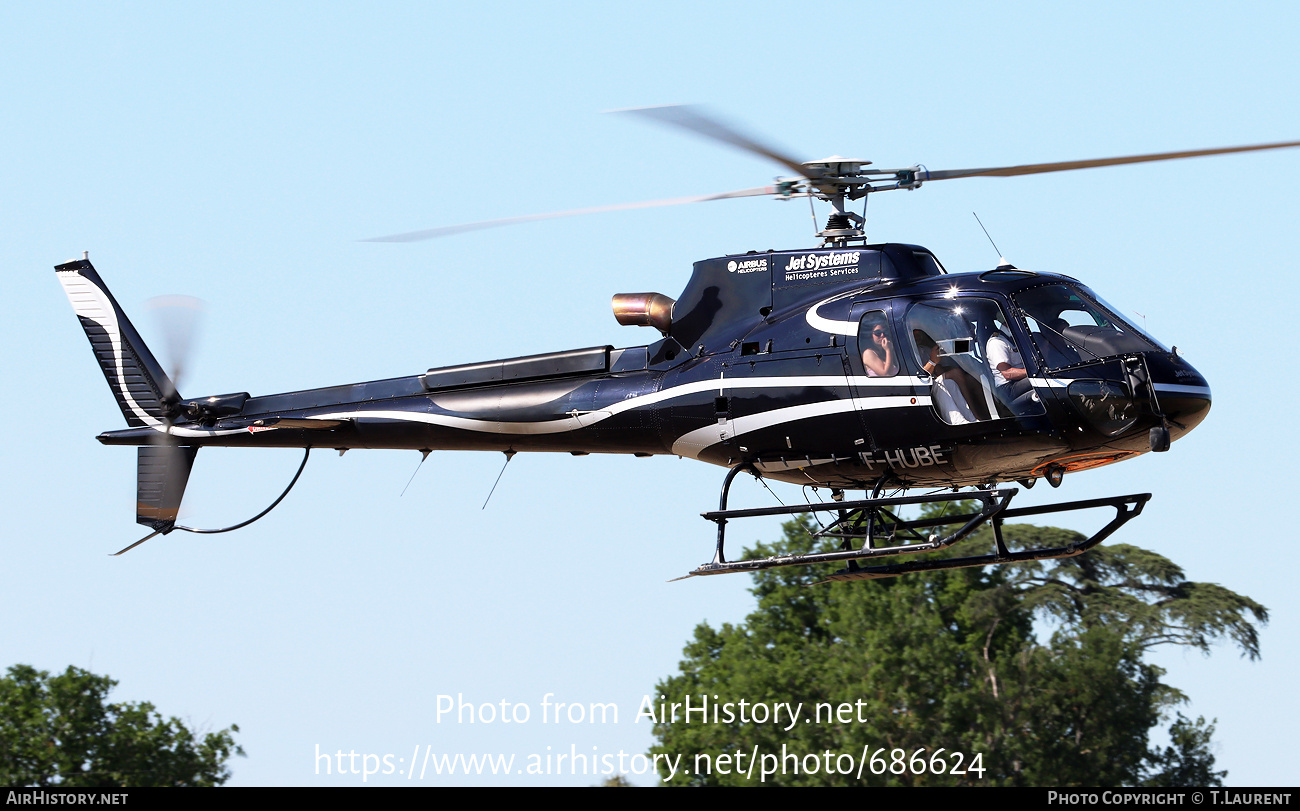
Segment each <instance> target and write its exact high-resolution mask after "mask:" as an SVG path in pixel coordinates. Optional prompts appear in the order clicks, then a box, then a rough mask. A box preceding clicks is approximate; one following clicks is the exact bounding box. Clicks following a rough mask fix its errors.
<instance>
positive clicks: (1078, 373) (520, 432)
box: [59, 244, 1210, 488]
mask: <svg viewBox="0 0 1300 811" xmlns="http://www.w3.org/2000/svg"><path fill="white" fill-rule="evenodd" d="M59 270H60V272H61V274H63V273H67V274H77V275H78V276H80V277H81V280H74V281H77V283H78V284H82V287H83V288H84V289H85V290H90V291H91V292H90V294H89V295H92V296H93V295H97V294H95V293H94V291H93V290H91V287H88V286H86V285H85V284H84V283H83V282H85V283H88V284H89V285H91V286H93V287H94V288H95V289H99V290H102V291H103V301H102V302H100V304H102V305H103V306H99V307H98V309H94V310H93V311H92V308H90V305H86V306H85V308H84V309H83V308H81V307H78V304H77V299H76V297H75V296H74V293H73V289H72V288H71V287H69V296H70V297H72V298H73V301H74V307H78V313H79V315H81V316H82V322H83V325H85V326H86V329H87V332H88V333H89V334H90V336H91V341H92V344H94V345H96V349H97V353H98V355H99V359H100V364H101V368H102V369H103V370H104V372H105V375H106V376H107V377H108V378H109V382H110V385H111V386H114V387H115V389H114V391H115V394H116V395H117V397H118V400H119V404H120V405H121V406H122V408H123V412H124V414H125V415H126V416H127V420H128V423H129V424H131V425H132V426H133V427H132V428H129V429H127V430H124V431H113V432H109V433H105V434H102V435H101V436H100V440H101V441H102V442H104V443H106V444H125V445H144V444H147V443H149V442H150V441H153V439H154V438H156V437H157V435H158V433H159V432H165V433H169V434H171V435H172V436H173V437H174V438H175V439H174V441H175V442H178V443H180V444H183V445H187V446H205V445H222V446H244V447H299V448H301V447H328V448H338V449H348V448H405V449H417V450H439V449H446V450H496V451H521V452H522V451H551V452H569V453H573V454H585V453H625V454H634V455H638V456H646V455H655V454H676V455H679V456H683V457H691V458H696V459H700V460H702V461H705V462H709V463H712V464H718V465H724V466H729V467H730V466H735V465H737V464H741V463H748V464H749V465H751V466H752V467H753V468H754V469H756V470H758V471H759V472H761V473H762V474H763V475H764V476H767V477H770V478H774V479H780V480H783V481H789V482H794V483H801V484H817V485H830V486H834V487H855V488H865V487H870V486H871V485H872V483H874V482H878V481H881V480H882V476H883V475H885V474H887V473H888V474H892V478H893V479H894V480H895V481H897V482H900V483H902V484H904V485H905V486H916V485H922V486H931V485H934V486H938V485H970V484H986V483H989V482H993V481H1007V480H1013V479H1033V478H1037V477H1039V476H1042V475H1045V472H1046V471H1049V470H1050V469H1052V468H1055V469H1057V470H1058V471H1059V472H1061V473H1064V472H1069V471H1072V470H1081V469H1085V468H1089V467H1095V466H1098V465H1102V464H1107V463H1110V462H1114V461H1119V460H1122V459H1125V458H1128V457H1130V456H1133V455H1135V454H1138V453H1143V452H1146V451H1149V450H1151V449H1152V446H1151V439H1150V436H1149V432H1150V430H1151V429H1152V428H1154V427H1160V426H1164V427H1165V428H1167V430H1168V432H1169V436H1170V437H1171V438H1172V439H1178V438H1180V437H1181V436H1182V435H1183V434H1185V433H1186V432H1187V431H1190V430H1191V429H1192V428H1194V427H1195V426H1196V425H1197V424H1198V423H1199V422H1200V421H1201V419H1203V418H1204V416H1205V414H1206V413H1207V411H1208V408H1209V404H1210V392H1209V387H1208V385H1207V384H1206V381H1205V380H1204V378H1203V377H1201V375H1200V374H1199V373H1197V372H1196V370H1195V369H1193V368H1192V367H1191V366H1190V365H1189V364H1188V363H1186V362H1185V361H1184V360H1183V359H1182V358H1181V357H1179V356H1178V355H1177V354H1176V353H1175V352H1172V351H1170V350H1168V349H1166V348H1164V347H1163V346H1161V345H1160V344H1159V343H1158V342H1157V341H1155V340H1154V339H1153V338H1150V337H1149V336H1147V335H1145V333H1142V332H1141V331H1140V330H1137V329H1136V328H1135V327H1133V326H1132V325H1131V324H1128V323H1127V322H1125V321H1124V319H1123V318H1122V317H1121V316H1120V315H1119V314H1118V313H1116V312H1114V311H1113V310H1112V309H1110V308H1108V307H1106V305H1104V303H1102V302H1101V301H1100V300H1099V299H1097V298H1096V297H1095V296H1094V295H1093V294H1092V293H1091V292H1090V291H1088V290H1087V288H1085V287H1083V286H1082V285H1080V284H1079V283H1078V282H1076V281H1075V280H1073V279H1070V278H1068V277H1064V276H1057V275H1052V274H1038V273H1031V272H1027V271H1022V270H1018V269H1014V268H1009V267H1007V268H999V269H998V270H994V271H989V272H985V273H968V274H947V273H945V272H944V271H943V269H942V267H941V266H940V265H939V263H938V262H937V260H935V258H934V257H933V256H932V255H931V254H930V253H929V252H928V251H927V250H926V249H924V248H921V247H918V246H914V245H899V244H887V245H870V246H860V247H829V248H818V249H809V250H800V251H769V252H764V253H757V252H751V253H749V254H743V255H737V256H727V257H721V258H717V259H709V260H705V261H702V262H697V263H696V264H695V268H694V272H693V275H692V277H691V280H690V282H689V284H688V285H687V287H686V290H685V291H684V292H683V293H682V296H681V297H680V298H679V299H678V300H677V302H676V303H675V304H674V305H673V307H672V314H671V323H670V324H667V325H666V335H665V336H664V337H663V338H662V339H661V340H659V341H657V342H655V343H653V344H650V345H648V346H637V347H631V348H626V349H614V348H612V347H609V346H604V347H594V348H590V349H581V350H573V351H569V352H558V353H551V354H545V355H533V356H527V357H522V358H512V359H506V360H500V361H491V362H487V363H479V364H470V365H465V366H455V367H443V368H436V369H430V370H429V371H428V372H426V373H425V374H421V375H414V376H410V377H403V378H394V379H389V380H378V381H372V382H366V383H357V384H350V385H344V386H334V387H329V388H322V389H312V390H308V391H298V392H290V393H285V394H273V395H268V396H260V397H250V396H248V395H247V394H242V393H241V394H233V395H222V396H217V397H210V398H199V399H194V400H184V401H181V402H180V403H179V404H177V403H175V402H172V403H171V404H170V405H169V404H168V403H167V402H166V401H167V393H166V391H165V388H166V387H165V386H160V385H158V384H157V381H153V382H151V381H150V379H149V378H150V374H149V372H150V371H151V367H156V366H157V364H156V362H154V361H153V360H152V357H151V356H148V351H147V350H146V349H143V344H140V345H139V347H138V348H136V347H134V344H133V342H132V340H131V336H134V335H135V334H134V330H133V329H131V328H130V324H129V322H127V321H126V319H125V316H124V315H122V314H121V311H120V309H119V308H118V307H117V306H116V302H113V301H112V299H111V296H110V295H109V294H108V293H107V289H106V288H104V287H103V285H102V282H100V281H99V278H98V276H97V275H96V274H95V271H94V269H93V268H91V267H90V263H89V262H88V261H82V262H74V263H69V264H67V265H62V266H60V267H59ZM67 286H68V283H67V282H65V287H67ZM78 289H80V288H78ZM110 311H111V313H113V314H114V315H113V318H110V317H109V316H108V315H105V314H104V313H105V312H110ZM96 313H98V314H96ZM109 320H112V321H113V323H111V324H110V323H108V321H109ZM118 322H120V323H118ZM871 330H875V331H876V334H877V336H880V335H887V339H886V338H877V341H878V342H877V343H876V344H875V345H874V347H873V346H872V345H870V344H871V341H872V339H871V337H869V336H870V331H871ZM114 335H117V336H120V337H119V338H116V339H115V338H114V337H113V336H114ZM97 336H100V337H99V338H98V339H97ZM105 336H107V337H105ZM97 340H98V343H97ZM114 340H117V341H118V342H119V344H120V345H118V344H114ZM135 340H136V341H138V336H135ZM886 343H888V344H890V345H892V350H891V351H885V350H881V349H880V347H881V346H883V345H885V344H886ZM998 343H1001V344H1002V345H1003V346H1005V347H1014V349H1013V350H1011V351H1014V350H1018V352H1019V355H1018V357H1017V358H1015V359H1014V360H1015V361H1016V362H1015V363H1010V364H1002V365H1004V366H1012V367H1014V368H1013V369H1012V370H1011V371H1006V370H999V368H998V366H999V360H1000V358H1001V354H1000V353H1001V352H1005V351H1007V350H1005V349H998V348H996V347H995V344H998ZM112 346H118V348H117V349H116V350H115V351H116V353H117V354H116V355H115V354H113V352H112V351H109V348H111V347H112ZM873 352H874V353H875V355H874V358H875V363H874V365H875V366H876V367H880V366H881V365H882V364H884V365H886V366H889V368H885V369H883V370H881V369H879V368H877V369H872V368H869V367H868V366H867V365H866V362H865V360H864V355H866V356H867V359H871V358H872V357H873V356H872V355H871V354H870V353H873ZM927 352H928V353H930V354H928V355H927ZM132 363H135V364H136V365H137V366H138V367H139V368H140V370H141V372H142V373H141V375H140V377H141V378H142V379H144V383H140V382H139V381H138V380H136V381H135V382H134V383H131V381H130V380H128V378H131V379H134V378H132V373H131V372H130V368H132V367H131V364H132ZM1018 368H1023V372H1022V373H1019V372H1016V371H1015V369H1018ZM124 370H125V371H124ZM160 374H161V372H160V371H158V372H157V373H156V374H154V375H153V377H158V375H160ZM1016 374H1019V375H1020V377H1021V379H1019V380H1016V381H1011V380H1010V377H1011V376H1012V375H1016ZM1004 378H1006V380H1005V381H1004ZM132 386H134V388H132Z"/></svg>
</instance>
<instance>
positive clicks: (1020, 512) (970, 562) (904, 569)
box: [678, 488, 1151, 580]
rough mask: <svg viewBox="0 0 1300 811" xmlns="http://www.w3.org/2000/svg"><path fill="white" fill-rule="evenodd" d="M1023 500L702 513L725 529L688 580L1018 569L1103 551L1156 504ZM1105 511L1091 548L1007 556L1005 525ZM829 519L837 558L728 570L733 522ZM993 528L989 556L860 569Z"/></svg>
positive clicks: (1140, 497) (772, 561) (955, 496)
mask: <svg viewBox="0 0 1300 811" xmlns="http://www.w3.org/2000/svg"><path fill="white" fill-rule="evenodd" d="M1017 492H1019V490H1018V489H1016V488H1010V489H987V490H975V491H967V492H964V493H941V494H933V495H925V496H898V497H892V498H869V499H860V500H857V501H838V502H836V501H832V502H822V503H817V504H796V505H793V506H781V507H761V508H756V509H740V510H727V509H721V510H717V511H715V512H709V513H703V514H702V515H703V517H704V518H705V519H707V520H709V521H713V522H715V523H716V524H717V525H718V547H717V551H716V552H715V554H714V558H713V560H712V561H711V562H709V563H705V564H702V565H701V566H699V567H698V568H696V569H695V570H694V571H692V572H691V573H690V574H688V575H686V577H696V576H701V575H714V574H729V573H732V572H752V571H758V570H761V569H770V568H774V567H777V566H807V565H810V564H816V563H831V562H846V563H847V564H848V565H847V566H846V567H845V568H844V569H841V570H839V571H837V572H835V573H834V574H832V575H829V576H828V577H827V580H873V579H878V578H883V577H897V576H898V575H902V574H907V573H909V572H923V571H936V570H941V569H961V568H967V567H972V566H987V565H989V564H994V563H1015V562H1023V561H1030V560H1047V559H1050V558H1064V557H1073V556H1074V555H1079V554H1082V553H1083V552H1086V551H1087V550H1089V549H1091V548H1092V547H1094V546H1096V545H1097V544H1099V543H1101V542H1102V541H1104V540H1105V539H1106V538H1108V537H1110V535H1111V534H1112V533H1114V532H1115V531H1116V530H1117V529H1119V528H1120V527H1122V526H1123V525H1124V524H1126V523H1128V522H1129V521H1130V520H1132V519H1133V518H1136V517H1137V516H1138V515H1140V514H1141V512H1142V508H1143V507H1144V506H1145V505H1146V503H1147V501H1148V500H1150V498H1151V494H1150V493H1140V494H1135V495H1128V496H1111V497H1109V498H1096V499H1088V500H1084V501H1068V502H1062V503H1060V504H1046V505H1043V506H1040V507H1024V508H1020V509H1010V508H1009V507H1008V505H1009V504H1010V502H1011V499H1012V498H1013V497H1014V496H1015V494H1016V493H1017ZM724 499H725V495H724ZM967 499H975V500H977V501H980V502H981V503H982V506H981V508H980V509H979V511H977V512H974V513H964V514H961V515H952V516H943V517H939V518H928V519H917V520H914V521H904V520H900V519H898V518H897V516H896V515H895V514H894V513H893V511H892V510H893V508H896V507H901V506H907V505H911V504H933V503H942V502H950V501H960V500H967ZM1098 507H1112V508H1114V509H1115V517H1114V518H1113V519H1111V521H1110V522H1109V523H1107V524H1106V525H1105V526H1104V527H1102V528H1101V529H1100V530H1098V531H1097V532H1096V533H1095V534H1093V535H1092V537H1090V538H1087V539H1086V540H1083V541H1079V542H1077V543H1073V544H1067V545H1066V546H1059V547H1050V548H1040V549H1024V550H1020V551H1016V552H1012V551H1011V550H1010V549H1008V548H1007V546H1006V543H1005V542H1004V541H1003V538H1002V524H1003V522H1005V521H1006V520H1008V519H1015V518H1025V517H1029V516H1035V515H1047V514H1051V513H1058V512H1069V511H1072V510H1087V509H1094V508H1098ZM830 511H833V512H836V513H838V518H837V519H835V520H834V521H832V522H831V523H830V524H829V525H828V526H826V527H825V528H824V529H822V530H820V531H819V532H818V533H817V536H818V537H832V538H842V539H843V543H842V545H841V548H840V549H839V550H837V551H832V552H814V553H809V554H805V555H777V556H773V557H769V558H763V559H760V560H742V561H735V562H728V561H727V560H726V558H725V556H724V554H723V542H724V538H725V528H726V524H727V522H728V521H729V520H731V519H736V518H751V517H756V516H770V515H795V514H798V513H805V512H830ZM988 523H991V525H992V527H993V551H992V552H990V553H989V554H986V555H976V556H972V557H961V558H942V559H937V560H936V559H927V560H917V561H908V562H904V563H893V564H884V565H875V566H860V565H859V563H858V562H859V561H865V560H871V559H875V558H884V557H889V556H898V555H909V556H910V555H918V554H923V553H930V552H937V551H940V550H942V549H945V548H947V547H950V546H952V545H953V544H955V543H957V542H959V541H961V540H962V539H964V538H966V537H968V536H969V535H970V534H971V533H972V532H975V531H976V530H978V529H979V528H980V527H982V526H983V525H985V524H988ZM952 526H957V528H956V529H955V530H953V531H952V532H950V533H948V534H946V535H943V534H941V533H938V532H934V533H932V534H930V535H928V536H927V535H925V534H923V533H921V532H918V530H926V529H932V528H941V527H952ZM854 540H860V541H861V542H862V543H861V546H860V547H859V548H856V549H855V548H852V547H853V541H854ZM678 579H683V578H678Z"/></svg>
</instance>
